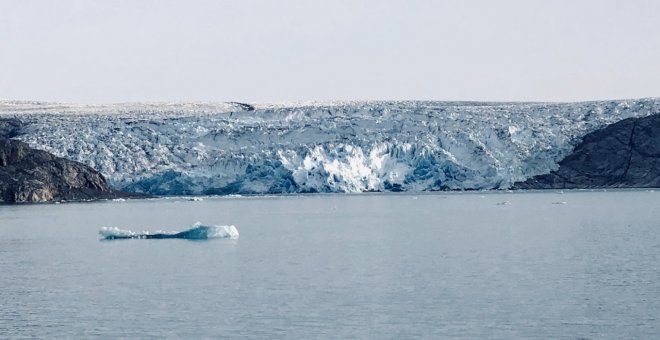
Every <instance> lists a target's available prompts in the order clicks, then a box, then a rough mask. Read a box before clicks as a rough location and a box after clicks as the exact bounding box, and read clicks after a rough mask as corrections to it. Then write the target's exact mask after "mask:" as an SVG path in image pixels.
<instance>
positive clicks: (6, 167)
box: [0, 139, 137, 203]
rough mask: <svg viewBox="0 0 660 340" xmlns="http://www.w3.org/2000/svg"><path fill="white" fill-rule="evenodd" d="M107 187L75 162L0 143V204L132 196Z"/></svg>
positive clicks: (7, 141) (18, 144)
mask: <svg viewBox="0 0 660 340" xmlns="http://www.w3.org/2000/svg"><path fill="white" fill-rule="evenodd" d="M136 196H137V195H136V194H129V193H124V192H119V191H116V190H113V189H111V188H110V187H108V185H107V183H106V180H105V178H104V177H103V175H101V174H100V173H98V172H97V171H95V170H94V169H92V168H90V167H88V166H86V165H83V164H81V163H78V162H73V161H70V160H67V159H64V158H60V157H56V156H54V155H52V154H50V153H48V152H46V151H41V150H35V149H32V148H30V147H29V146H28V145H27V144H26V143H23V142H21V141H17V140H10V139H2V140H0V203H19V202H57V201H80V200H93V199H103V198H120V197H136Z"/></svg>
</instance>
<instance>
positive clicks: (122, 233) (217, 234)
mask: <svg viewBox="0 0 660 340" xmlns="http://www.w3.org/2000/svg"><path fill="white" fill-rule="evenodd" d="M99 235H101V238H102V239H105V240H117V239H132V238H137V239H166V238H180V239H188V240H207V239H212V238H228V239H234V240H235V239H238V230H237V229H236V227H235V226H233V225H203V224H201V223H200V222H197V223H195V224H193V225H192V226H191V227H190V229H188V230H184V231H171V232H167V231H160V230H159V231H156V232H153V233H152V232H149V231H142V232H135V231H131V230H126V229H119V228H117V227H103V228H101V230H99Z"/></svg>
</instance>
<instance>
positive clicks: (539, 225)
mask: <svg viewBox="0 0 660 340" xmlns="http://www.w3.org/2000/svg"><path fill="white" fill-rule="evenodd" d="M196 221H201V222H203V223H206V224H210V225H235V226H236V229H237V230H238V231H239V232H240V238H239V239H231V238H227V239H222V238H221V239H211V240H187V239H130V240H101V237H100V236H99V234H98V232H99V230H100V229H101V228H103V227H110V228H111V227H117V228H120V229H127V230H133V231H138V232H139V231H143V230H144V231H156V230H166V231H167V230H169V231H181V230H186V229H188V228H190V226H191V224H193V223H194V222H196ZM659 317H660V193H656V192H653V191H616V192H579V191H577V192H566V193H562V192H555V191H550V192H525V193H506V192H497V193H479V192H474V193H448V194H446V193H438V194H423V195H411V194H361V195H302V196H278V197H225V198H204V200H203V201H200V200H196V201H188V200H184V199H158V200H136V201H131V200H129V201H125V202H96V203H70V204H57V205H56V204H44V205H17V206H0V338H17V337H28V338H32V337H37V338H72V337H73V338H94V337H104V338H117V337H124V338H126V337H139V338H150V337H151V338H168V337H170V338H172V337H182V338H231V339H240V338H246V339H255V338H264V339H319V338H333V339H339V338H359V339H388V338H389V339H408V338H430V339H438V338H457V339H461V338H470V339H472V338H494V339H511V338H539V339H549V338H587V339H600V338H607V339H623V338H646V339H650V338H656V337H657V336H658V334H660V320H658V318H659Z"/></svg>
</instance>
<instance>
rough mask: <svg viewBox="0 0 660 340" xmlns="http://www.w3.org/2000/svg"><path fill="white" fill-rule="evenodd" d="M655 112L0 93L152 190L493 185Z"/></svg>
mask: <svg viewBox="0 0 660 340" xmlns="http://www.w3.org/2000/svg"><path fill="white" fill-rule="evenodd" d="M658 113H660V100H659V99H639V100H618V101H598V102H582V103H483V102H430V101H402V102H332V103H298V104H258V105H250V104H241V103H221V104H214V103H154V104H142V103H133V104H112V105H73V104H59V103H44V102H24V101H0V117H15V118H18V119H19V120H20V121H21V122H22V123H23V127H22V128H21V130H20V131H19V135H18V136H17V137H16V138H18V139H21V140H23V141H25V142H27V143H28V144H30V146H32V147H35V148H38V149H43V150H46V151H49V152H51V153H54V154H56V155H57V156H61V157H66V158H69V159H72V160H76V161H79V162H82V163H85V164H87V165H89V166H91V167H93V168H95V169H97V170H99V171H100V172H101V173H103V174H104V175H105V176H106V178H108V180H109V182H110V184H111V185H113V186H114V187H116V188H118V189H122V190H127V191H135V192H146V193H151V194H157V195H209V194H210V195H213V194H266V193H269V194H270V193H298V192H365V191H432V190H473V189H474V190H481V189H506V188H509V187H510V186H511V185H512V184H513V183H514V182H516V181H522V180H525V179H527V178H529V177H532V176H535V175H540V174H545V173H548V172H550V171H551V170H555V169H556V168H557V167H558V165H557V163H558V161H560V160H561V159H562V158H564V157H565V156H566V155H568V154H569V153H570V152H571V151H572V150H573V148H574V147H575V146H576V145H577V144H578V143H579V142H580V141H581V138H582V136H584V135H585V134H587V133H589V132H593V131H595V130H597V129H600V128H603V127H605V126H606V125H609V124H611V123H614V122H617V121H620V120H622V119H625V118H630V117H644V116H648V115H653V114H658Z"/></svg>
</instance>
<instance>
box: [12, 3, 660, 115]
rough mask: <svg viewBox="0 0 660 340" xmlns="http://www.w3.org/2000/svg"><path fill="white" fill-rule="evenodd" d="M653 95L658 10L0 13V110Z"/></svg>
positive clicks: (29, 8) (71, 6)
mask: <svg viewBox="0 0 660 340" xmlns="http://www.w3.org/2000/svg"><path fill="white" fill-rule="evenodd" d="M657 96H660V1H656V0H620V1H613V0H565V1H562V0H545V1H541V0H538V1H534V0H499V1H494V0H481V1H478V0H475V1H470V0H456V1H442V0H437V1H433V0H417V1H416V0H401V1H387V0H364V1H360V0H346V1H339V0H329V1H321V0H318V1H316V0H300V1H293V0H253V1H252V0H233V1H210V0H209V1H201V0H200V1H191V0H180V1H137V0H126V1H89V0H79V1H74V0H53V1H30V0H2V1H0V98H2V99H34V100H49V101H69V102H90V103H106V102H124V101H244V102H281V101H298V100H335V99H336V100H352V99H357V100H372V99H393V100H398V99H435V100H496V101H510V100H515V101H578V100H592V99H616V98H639V97H657Z"/></svg>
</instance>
